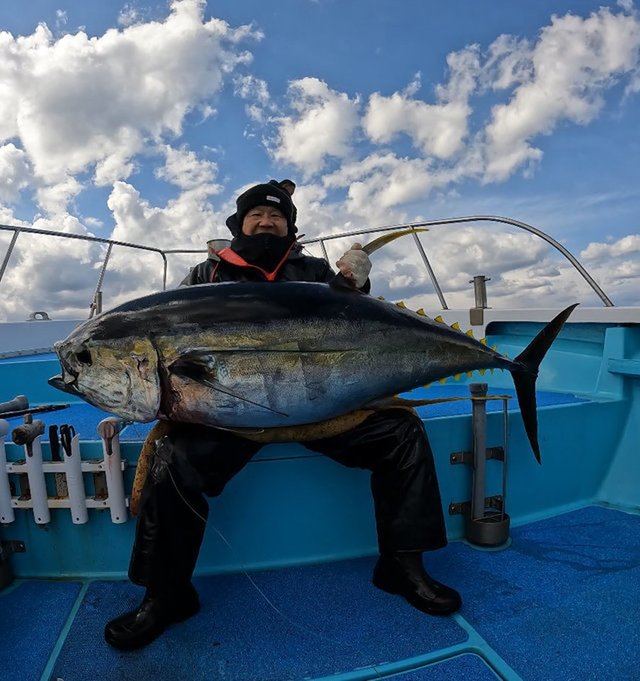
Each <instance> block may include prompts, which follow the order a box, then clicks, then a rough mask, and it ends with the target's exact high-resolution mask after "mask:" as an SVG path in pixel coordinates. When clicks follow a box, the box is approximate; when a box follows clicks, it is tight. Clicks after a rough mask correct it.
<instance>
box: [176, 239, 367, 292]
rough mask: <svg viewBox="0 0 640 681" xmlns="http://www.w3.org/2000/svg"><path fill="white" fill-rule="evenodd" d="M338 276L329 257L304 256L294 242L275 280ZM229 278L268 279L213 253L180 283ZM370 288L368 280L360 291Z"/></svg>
mask: <svg viewBox="0 0 640 681" xmlns="http://www.w3.org/2000/svg"><path fill="white" fill-rule="evenodd" d="M214 273H215V274H214ZM212 275H213V278H212ZM335 276H336V273H335V272H334V271H333V270H332V269H331V267H330V266H329V264H328V263H327V261H326V260H324V259H323V258H314V257H312V256H310V255H303V253H302V247H301V246H299V245H295V246H294V247H293V249H292V251H291V253H290V254H289V257H288V258H287V260H286V261H285V263H284V264H283V265H282V267H281V268H280V270H279V271H278V275H277V277H276V281H311V282H324V283H329V282H330V281H332V280H333V279H334V277H335ZM226 281H265V278H264V276H263V275H262V274H261V273H260V272H259V271H258V270H256V269H254V268H252V267H238V266H236V265H232V264H231V263H228V262H226V261H224V260H221V259H220V258H218V256H216V255H214V254H211V255H209V257H208V258H207V259H206V260H205V261H204V262H201V263H199V264H197V265H196V266H195V267H194V268H193V269H192V270H191V272H190V273H189V274H188V275H187V276H186V277H185V278H184V279H183V280H182V282H181V286H193V285H195V284H209V283H220V282H226ZM370 288H371V284H370V282H369V280H368V279H367V281H366V283H365V285H364V286H363V287H362V289H361V290H362V291H363V292H364V293H368V292H369V290H370Z"/></svg>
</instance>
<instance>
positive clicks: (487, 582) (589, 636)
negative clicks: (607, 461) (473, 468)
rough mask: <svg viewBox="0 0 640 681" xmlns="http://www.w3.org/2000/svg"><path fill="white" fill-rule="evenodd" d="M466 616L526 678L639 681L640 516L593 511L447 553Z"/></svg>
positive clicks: (534, 680) (540, 680)
mask: <svg viewBox="0 0 640 681" xmlns="http://www.w3.org/2000/svg"><path fill="white" fill-rule="evenodd" d="M449 549H450V551H449V552H448V553H447V560H448V561H452V563H451V566H452V567H451V569H452V570H454V571H455V572H454V574H455V577H456V580H457V583H458V585H459V586H460V588H461V591H462V595H463V599H464V605H463V609H462V615H463V616H464V617H465V618H466V619H467V620H468V621H469V622H470V623H471V624H472V625H473V626H474V627H475V629H476V630H477V631H478V632H479V633H480V635H481V636H482V637H483V638H484V639H485V640H486V641H487V642H488V643H489V644H490V645H491V646H492V647H493V648H494V649H495V650H496V651H497V652H498V654H499V655H500V656H501V657H502V658H503V659H504V660H505V661H506V662H507V664H509V665H510V666H511V667H512V668H513V669H514V670H515V671H516V672H517V673H518V674H519V675H520V676H521V677H522V678H523V679H527V680H529V679H530V680H531V681H558V679H562V681H596V680H597V681H600V680H601V679H616V680H618V679H620V680H622V679H624V680H625V681H626V680H628V681H632V680H635V679H640V625H639V623H640V516H638V515H632V514H627V513H622V512H620V511H615V510H612V509H607V508H602V507H598V506H593V507H589V508H585V509H581V510H579V511H575V512H571V513H567V514H564V515H560V516H556V517H554V518H551V519H548V520H543V521H540V522H536V523H532V524H530V525H527V526H524V527H519V528H515V529H514V530H513V531H512V544H511V547H510V548H509V549H507V550H505V551H499V552H483V551H476V550H474V549H472V548H470V547H468V546H465V545H464V544H462V543H458V542H457V543H454V544H452V545H451V546H450V547H449Z"/></svg>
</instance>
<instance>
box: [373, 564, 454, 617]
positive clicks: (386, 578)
mask: <svg viewBox="0 0 640 681" xmlns="http://www.w3.org/2000/svg"><path fill="white" fill-rule="evenodd" d="M372 581H373V584H374V586H377V587H378V589H382V591H386V592H388V593H392V594H399V595H400V596H403V597H404V598H405V599H406V600H407V601H408V602H409V603H410V604H411V605H412V606H413V607H414V608H417V609H418V610H421V611H422V612H426V613H427V614H428V615H450V614H451V613H453V612H455V611H456V610H459V609H460V606H461V605H462V599H461V598H460V594H459V593H458V592H457V591H456V590H455V589H452V588H451V587H448V586H446V585H444V584H441V583H440V582H437V581H436V580H435V579H432V578H431V577H430V576H429V575H428V574H427V573H426V572H425V569H424V566H423V564H422V553H420V552H419V551H398V552H395V553H388V554H383V555H382V556H380V558H379V559H378V562H377V564H376V567H375V569H374V571H373V580H372Z"/></svg>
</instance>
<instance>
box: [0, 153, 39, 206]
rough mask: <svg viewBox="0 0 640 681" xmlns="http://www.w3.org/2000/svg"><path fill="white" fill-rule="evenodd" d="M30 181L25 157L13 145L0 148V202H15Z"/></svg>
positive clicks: (30, 177) (29, 170)
mask: <svg viewBox="0 0 640 681" xmlns="http://www.w3.org/2000/svg"><path fill="white" fill-rule="evenodd" d="M31 180H32V173H31V168H30V165H29V159H28V158H27V155H26V154H25V153H24V151H22V149H18V148H17V147H16V146H15V145H14V144H12V143H9V144H5V145H3V146H1V147H0V201H5V202H7V203H11V202H13V201H16V200H17V199H18V197H19V196H20V192H21V191H22V190H23V189H25V188H26V187H28V186H29V184H30V183H31Z"/></svg>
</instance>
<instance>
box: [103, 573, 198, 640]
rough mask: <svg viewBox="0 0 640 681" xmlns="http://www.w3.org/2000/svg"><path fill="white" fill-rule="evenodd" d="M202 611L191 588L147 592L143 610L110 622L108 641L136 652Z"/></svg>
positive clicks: (137, 610)
mask: <svg viewBox="0 0 640 681" xmlns="http://www.w3.org/2000/svg"><path fill="white" fill-rule="evenodd" d="M198 610H200V600H199V599H198V594H197V593H196V590H195V589H194V588H193V586H191V584H189V587H188V588H186V589H183V590H181V592H180V593H179V595H178V594H177V593H175V592H173V593H171V594H170V595H168V594H166V593H165V594H154V593H152V592H151V590H150V589H147V592H146V594H145V597H144V599H143V601H142V603H141V604H140V607H139V608H137V609H136V610H132V611H131V612H127V613H125V614H124V615H120V617H116V618H115V619H113V620H111V621H110V622H107V625H106V627H105V629H104V638H105V641H106V642H107V643H108V644H109V645H111V646H113V647H114V648H119V649H120V650H135V649H136V648H143V647H144V646H146V645H148V644H149V643H151V641H154V640H155V639H156V638H158V636H160V634H162V632H163V631H164V630H165V629H166V628H167V627H168V626H170V625H171V624H175V623H176V622H182V621H183V620H186V619H188V618H189V617H191V616H193V615H195V614H196V613H197V612H198Z"/></svg>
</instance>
